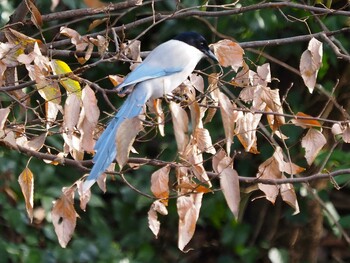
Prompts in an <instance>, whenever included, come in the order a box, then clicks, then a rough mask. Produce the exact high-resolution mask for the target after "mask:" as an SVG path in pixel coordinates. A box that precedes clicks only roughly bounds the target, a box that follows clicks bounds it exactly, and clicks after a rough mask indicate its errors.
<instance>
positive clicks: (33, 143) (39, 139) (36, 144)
mask: <svg viewBox="0 0 350 263" xmlns="http://www.w3.org/2000/svg"><path fill="white" fill-rule="evenodd" d="M46 136H47V133H46V132H45V133H42V134H40V135H39V136H36V137H34V138H33V139H31V140H30V141H26V142H25V143H24V147H26V148H29V149H31V150H33V151H39V150H40V149H41V147H43V145H44V143H45V140H46Z"/></svg>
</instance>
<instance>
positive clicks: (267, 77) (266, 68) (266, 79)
mask: <svg viewBox="0 0 350 263" xmlns="http://www.w3.org/2000/svg"><path fill="white" fill-rule="evenodd" d="M256 73H257V74H258V76H259V83H258V84H260V85H262V86H264V87H266V86H267V84H268V83H270V82H271V70H270V63H265V64H263V65H261V66H258V67H257V68H256Z"/></svg>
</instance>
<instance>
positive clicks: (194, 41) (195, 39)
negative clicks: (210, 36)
mask: <svg viewBox="0 0 350 263" xmlns="http://www.w3.org/2000/svg"><path fill="white" fill-rule="evenodd" d="M174 39H176V40H179V41H182V42H185V43H186V44H188V45H191V46H193V47H195V48H197V49H199V50H200V51H202V52H203V53H204V54H205V55H206V56H208V57H209V58H211V59H213V60H214V61H218V59H217V57H216V56H215V55H214V53H213V52H212V51H211V50H210V48H209V46H208V42H207V40H206V39H205V38H204V37H203V36H202V35H200V34H198V33H196V32H184V33H181V34H179V35H177V36H176V37H175V38H174Z"/></svg>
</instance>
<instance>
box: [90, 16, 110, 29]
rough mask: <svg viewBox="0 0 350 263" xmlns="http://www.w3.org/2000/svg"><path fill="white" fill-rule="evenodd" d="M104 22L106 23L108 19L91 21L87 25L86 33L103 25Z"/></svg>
mask: <svg viewBox="0 0 350 263" xmlns="http://www.w3.org/2000/svg"><path fill="white" fill-rule="evenodd" d="M106 21H108V18H102V19H95V20H93V21H92V22H91V23H90V25H89V28H88V32H90V31H92V30H93V29H95V28H96V27H98V26H99V25H101V24H103V23H104V22H106Z"/></svg>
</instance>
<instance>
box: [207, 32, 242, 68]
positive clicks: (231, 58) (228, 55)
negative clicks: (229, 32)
mask: <svg viewBox="0 0 350 263" xmlns="http://www.w3.org/2000/svg"><path fill="white" fill-rule="evenodd" d="M211 46H212V47H213V48H214V54H215V55H216V57H217V58H218V60H219V63H220V65H221V66H223V67H229V66H231V67H232V69H233V70H234V71H236V72H237V70H238V68H240V67H242V65H243V54H244V50H243V49H242V48H241V47H240V46H239V44H237V43H235V42H233V41H231V40H229V39H223V40H220V41H219V42H217V43H215V44H212V45H211Z"/></svg>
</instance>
